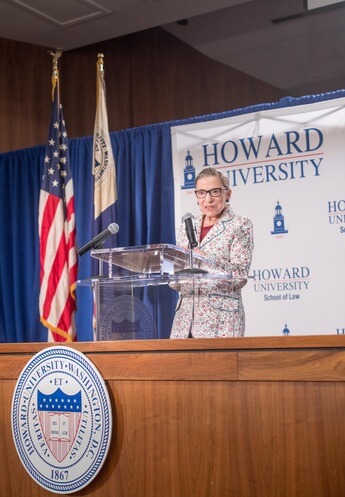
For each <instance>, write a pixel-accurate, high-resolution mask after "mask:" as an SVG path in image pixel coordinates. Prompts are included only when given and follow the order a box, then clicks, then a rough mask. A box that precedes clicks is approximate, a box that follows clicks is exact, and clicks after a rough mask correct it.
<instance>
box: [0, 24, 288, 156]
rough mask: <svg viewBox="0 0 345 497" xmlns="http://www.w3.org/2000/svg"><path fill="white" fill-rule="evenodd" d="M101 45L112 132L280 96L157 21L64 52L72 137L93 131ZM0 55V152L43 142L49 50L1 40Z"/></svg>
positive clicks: (63, 81)
mask: <svg viewBox="0 0 345 497" xmlns="http://www.w3.org/2000/svg"><path fill="white" fill-rule="evenodd" d="M99 52H102V53H103V54H104V57H105V59H104V60H105V79H106V85H107V106H108V115H109V129H110V131H117V130H121V129H127V128H131V127H135V126H141V125H146V124H153V123H160V122H164V121H171V120H175V119H184V118H189V117H193V116H199V115H204V114H210V113H214V112H223V111H227V110H232V109H236V108H239V107H244V106H247V105H254V104H259V103H263V102H274V101H276V100H279V98H281V97H282V96H284V93H283V91H282V90H279V89H277V88H274V87H272V86H270V85H267V84H266V83H263V82H261V81H258V80H256V79H254V78H252V77H250V76H247V75H245V74H243V73H241V72H239V71H236V70H235V69H232V68H230V67H227V66H224V65H223V64H220V63H218V62H215V61H213V60H211V59H209V58H207V57H205V56H204V55H202V54H200V53H199V52H197V51H195V50H194V49H193V48H190V47H189V46H188V45H186V44H185V43H183V42H181V41H180V40H178V39H176V38H175V37H173V36H172V35H170V34H169V33H167V32H165V31H164V30H163V29H161V28H155V29H151V30H147V31H143V32H140V33H135V34H133V35H128V36H124V37H121V38H117V39H113V40H109V41H105V42H102V43H98V44H95V45H90V46H87V47H83V48H80V49H76V50H71V51H67V52H64V53H63V54H62V57H61V59H60V63H59V68H60V89H61V99H62V104H63V109H64V115H65V120H66V126H67V131H68V135H69V137H70V138H75V137H81V136H89V135H92V133H93V124H94V118H95V91H96V90H95V81H96V61H97V54H98V53H99ZM0 60H1V66H2V67H1V73H0V152H7V151H10V150H16V149H21V148H26V147H32V146H35V145H41V144H44V143H45V141H46V139H47V133H48V125H49V119H50V103H51V67H52V64H51V56H50V55H49V53H48V49H47V48H45V47H38V46H34V45H29V44H25V43H20V42H15V41H11V40H5V39H0Z"/></svg>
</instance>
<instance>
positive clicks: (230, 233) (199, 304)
mask: <svg viewBox="0 0 345 497" xmlns="http://www.w3.org/2000/svg"><path fill="white" fill-rule="evenodd" d="M201 225H202V216H200V217H199V218H198V219H196V221H195V227H196V232H197V240H200V231H201ZM176 238H177V239H176V242H177V245H180V246H183V247H188V238H187V235H186V232H185V226H184V225H183V226H181V228H180V229H179V231H178V233H177V237H176ZM253 246H254V245H253V224H252V222H251V221H250V220H249V219H247V218H245V217H241V216H237V215H236V214H235V213H234V211H233V210H232V208H231V206H230V205H228V206H227V207H226V208H225V209H224V211H223V213H222V215H221V217H220V219H219V220H218V221H217V223H216V224H215V225H214V226H213V227H212V228H211V229H210V231H209V232H208V233H207V235H206V236H205V238H204V239H203V240H202V242H201V243H199V247H198V248H199V249H200V250H202V251H203V252H204V253H205V254H206V256H207V257H208V258H209V259H211V260H212V262H213V264H214V267H213V269H212V268H210V271H209V272H211V273H212V272H213V273H221V274H228V275H232V277H233V278H234V280H233V281H219V282H210V283H207V284H205V283H204V284H200V285H197V286H195V285H191V283H189V282H188V283H186V284H182V285H181V286H180V287H178V288H177V289H178V290H179V291H180V298H179V300H178V302H177V306H176V312H175V318H174V322H173V326H172V330H171V334H170V338H188V337H189V336H193V337H194V338H214V337H234V336H243V335H244V329H245V315H244V308H243V303H242V296H241V288H242V287H243V286H244V285H245V284H246V282H247V280H246V278H247V276H248V273H249V269H250V265H251V262H252V253H253Z"/></svg>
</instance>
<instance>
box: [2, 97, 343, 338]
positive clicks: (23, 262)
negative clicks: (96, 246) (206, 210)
mask: <svg viewBox="0 0 345 497" xmlns="http://www.w3.org/2000/svg"><path fill="white" fill-rule="evenodd" d="M344 96H345V90H339V91H335V92H330V93H325V94H319V95H311V96H306V97H301V98H291V97H286V98H284V99H282V100H280V101H279V102H274V103H267V104H260V105H256V106H250V107H245V108H242V109H237V110H234V111H230V112H224V113H220V114H219V113H218V114H212V115H207V116H200V117H195V118H192V119H186V120H183V121H174V122H169V123H162V124H157V125H152V126H143V127H139V128H134V129H129V130H124V131H120V132H115V133H111V141H112V146H113V151H114V157H115V161H116V171H117V185H118V201H117V206H116V219H114V221H116V222H117V223H118V224H119V226H120V230H119V232H118V234H117V235H116V245H117V246H136V245H147V244H153V243H175V226H174V193H173V189H174V183H173V171H172V157H171V137H170V130H171V127H172V126H175V125H179V124H189V123H193V122H202V121H209V120H213V119H221V118H223V117H224V118H225V117H230V116H235V115H239V114H245V113H251V112H259V111H263V110H268V109H273V108H281V107H288V106H295V105H302V104H309V103H313V102H318V101H322V100H330V99H335V98H342V97H344ZM47 127H48V123H47ZM67 131H68V123H67ZM44 150H45V147H44V146H41V147H34V148H31V149H25V150H19V151H15V152H9V153H5V154H0V185H1V195H0V220H1V222H0V226H1V232H2V237H1V244H0V292H1V295H0V341H1V342H29V341H45V340H46V329H45V328H44V327H43V326H42V325H41V324H40V322H39V313H38V295H39V240H38V200H39V191H40V185H41V176H42V169H43V168H42V165H43V156H44ZM70 153H71V168H72V175H73V180H74V192H75V201H76V207H75V209H76V225H77V243H78V247H81V246H82V245H84V244H85V243H86V242H87V241H89V240H90V239H91V238H92V236H93V233H92V224H93V219H92V216H93V200H92V199H93V177H92V171H91V169H92V137H86V138H78V139H74V140H70ZM109 243H110V242H109ZM92 275H93V269H92V262H91V257H90V256H89V254H85V255H84V256H82V257H80V259H79V273H78V278H79V279H85V278H88V277H90V276H92ZM77 303H78V310H77V333H78V340H91V339H92V329H91V322H92V319H91V318H92V316H91V314H92V302H91V295H90V291H89V289H87V288H86V287H85V288H84V287H79V288H78V292H77ZM173 306H174V302H170V303H169V302H168V303H167V304H166V306H164V305H163V307H162V309H160V312H159V316H160V319H161V321H162V323H163V324H164V321H165V320H166V319H167V320H168V321H169V319H170V317H171V315H172V313H173ZM161 329H162V330H163V331H161V334H160V336H159V338H167V335H166V334H167V333H168V332H169V330H167V329H166V328H165V327H164V326H162V327H161Z"/></svg>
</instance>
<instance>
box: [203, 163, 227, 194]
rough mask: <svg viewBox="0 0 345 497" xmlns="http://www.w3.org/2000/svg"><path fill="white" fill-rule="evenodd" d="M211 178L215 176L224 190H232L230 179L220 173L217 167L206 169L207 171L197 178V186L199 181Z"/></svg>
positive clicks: (204, 170)
mask: <svg viewBox="0 0 345 497" xmlns="http://www.w3.org/2000/svg"><path fill="white" fill-rule="evenodd" d="M210 176H215V177H216V178H219V179H220V181H221V183H222V185H223V186H224V188H226V189H227V190H230V183H229V180H228V178H227V177H226V176H225V175H224V174H223V173H221V172H220V171H218V169H216V168H215V167H206V168H205V169H203V170H202V171H201V172H200V173H199V174H198V176H197V177H196V180H195V185H196V184H197V182H198V180H199V179H202V178H208V177H210Z"/></svg>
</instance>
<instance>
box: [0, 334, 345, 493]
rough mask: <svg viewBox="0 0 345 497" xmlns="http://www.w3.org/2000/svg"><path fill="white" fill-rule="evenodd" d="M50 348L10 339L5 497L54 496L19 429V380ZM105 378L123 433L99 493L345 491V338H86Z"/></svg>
mask: <svg viewBox="0 0 345 497" xmlns="http://www.w3.org/2000/svg"><path fill="white" fill-rule="evenodd" d="M47 346H49V345H48V344H46V343H40V344H32V343H31V344H23V343H19V344H2V345H0V381H1V385H0V389H1V390H0V391H1V396H0V421H1V430H0V472H1V475H0V496H1V497H10V496H17V495H23V496H24V497H40V496H48V495H53V494H52V493H51V492H48V491H47V490H45V489H43V488H41V487H40V486H39V485H38V484H37V483H36V482H35V481H34V480H32V479H31V477H30V476H29V474H28V473H27V472H26V470H25V468H24V467H23V465H22V463H21V461H20V460H19V457H18V455H17V452H16V449H15V447H14V442H13V437H12V433H11V402H12V396H13V392H14V388H15V384H16V380H17V378H18V376H19V374H20V373H21V371H22V369H23V368H24V366H25V364H26V363H27V362H28V360H29V359H30V358H31V357H32V355H33V354H35V353H36V352H38V351H39V350H42V349H43V348H45V347H47ZM72 347H74V348H76V349H78V350H79V351H81V352H83V353H85V354H86V355H87V356H88V358H89V359H90V360H91V361H92V362H93V363H94V364H95V366H96V367H97V368H98V369H99V371H100V373H101V375H102V376H103V378H104V379H105V380H106V383H107V386H108V389H109V395H110V398H111V401H112V409H113V436H112V442H111V446H110V450H109V454H108V456H107V459H106V461H105V463H104V466H103V467H102V469H101V471H100V473H99V474H98V475H97V477H96V478H95V479H94V480H93V481H92V482H91V483H90V484H89V485H88V486H87V487H85V488H84V489H82V490H80V491H78V492H76V493H74V494H73V495H83V496H94V497H101V496H102V497H104V496H106V497H341V496H343V495H345V422H344V419H345V336H309V337H278V338H276V337H274V338H272V337H269V338H267V337H260V338H249V337H248V338H224V339H190V340H139V341H114V342H93V343H79V344H74V345H72Z"/></svg>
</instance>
